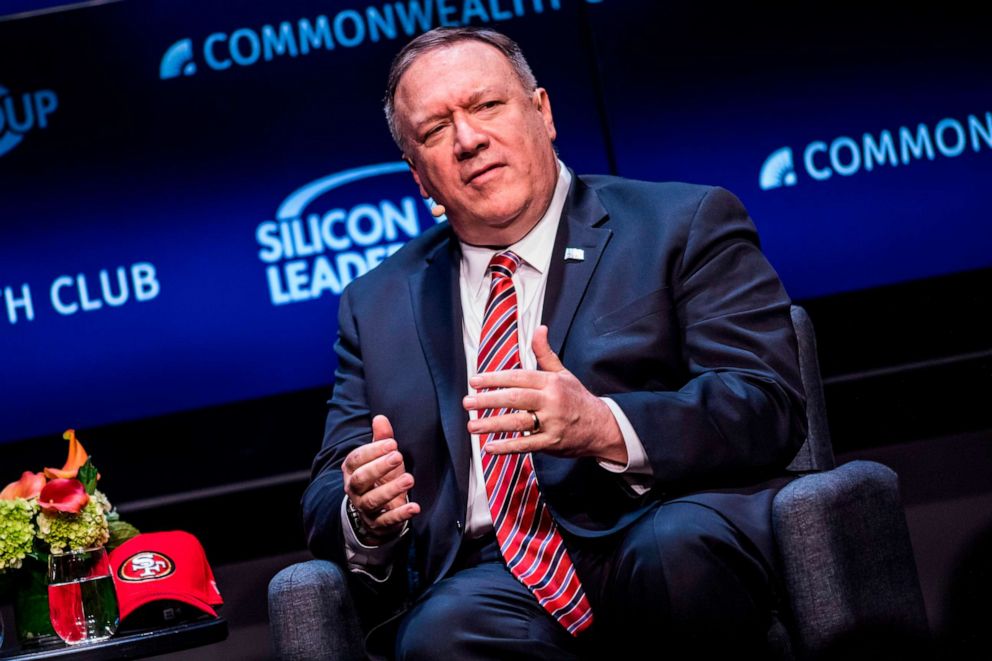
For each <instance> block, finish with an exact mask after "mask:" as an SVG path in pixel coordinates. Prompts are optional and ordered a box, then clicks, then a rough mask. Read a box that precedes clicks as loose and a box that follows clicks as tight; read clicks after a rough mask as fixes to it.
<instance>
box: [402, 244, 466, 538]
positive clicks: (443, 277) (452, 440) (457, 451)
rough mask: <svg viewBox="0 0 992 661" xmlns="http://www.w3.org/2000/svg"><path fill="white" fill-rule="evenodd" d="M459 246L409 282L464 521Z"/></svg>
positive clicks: (441, 250)
mask: <svg viewBox="0 0 992 661" xmlns="http://www.w3.org/2000/svg"><path fill="white" fill-rule="evenodd" d="M457 250H458V242H457V241H456V240H455V239H454V238H453V234H451V233H450V231H449V239H448V241H445V242H443V243H441V245H439V246H438V247H437V248H436V249H435V250H434V252H433V253H431V255H430V256H428V258H427V261H428V264H427V266H426V268H425V269H424V270H423V271H420V272H418V273H414V274H413V275H411V276H410V295H411V297H412V302H413V313H414V319H415V320H416V324H417V334H418V336H419V338H420V344H421V346H422V347H423V350H424V355H425V356H426V357H427V365H428V368H429V369H430V372H431V377H432V378H433V380H434V389H435V392H436V394H437V401H438V408H439V409H440V413H441V426H442V428H443V429H444V436H445V440H446V441H447V444H448V450H449V452H450V453H451V461H452V463H453V464H454V470H455V480H456V482H457V484H458V490H459V497H458V503H459V508H460V514H459V516H460V520H464V517H465V505H466V503H467V502H468V475H469V469H470V467H471V456H470V454H469V453H470V452H471V443H470V442H469V441H470V438H469V434H468V429H467V428H466V425H467V424H468V413H467V412H466V411H465V409H464V408H463V407H462V399H463V398H464V397H465V395H467V394H468V391H467V388H468V387H467V385H466V379H467V375H466V374H465V345H464V343H463V341H462V306H461V295H460V290H459V285H458V277H459V271H458V269H459V258H458V252H457Z"/></svg>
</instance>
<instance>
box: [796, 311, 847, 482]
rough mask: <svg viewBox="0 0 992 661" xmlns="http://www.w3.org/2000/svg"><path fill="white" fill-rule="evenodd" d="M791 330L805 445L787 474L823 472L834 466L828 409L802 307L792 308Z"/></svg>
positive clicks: (813, 340) (813, 337)
mask: <svg viewBox="0 0 992 661" xmlns="http://www.w3.org/2000/svg"><path fill="white" fill-rule="evenodd" d="M790 312H791V313H792V326H793V328H795V330H796V339H797V341H798V342H799V374H800V376H801V377H802V381H803V389H804V390H805V391H806V422H807V433H806V441H805V442H804V443H803V445H802V447H801V448H799V452H797V453H796V456H795V458H794V459H793V460H792V463H791V464H789V466H788V470H789V471H791V472H794V473H810V472H816V471H825V470H830V469H831V468H834V466H836V465H837V463H836V461H835V460H834V450H833V445H832V444H831V442H830V429H829V428H828V426H827V405H826V401H825V400H824V398H823V381H821V380H820V363H819V361H818V360H817V358H816V335H815V334H814V333H813V322H812V321H811V320H810V318H809V314H807V313H806V310H804V309H803V308H802V307H800V306H798V305H793V306H792V308H791V310H790Z"/></svg>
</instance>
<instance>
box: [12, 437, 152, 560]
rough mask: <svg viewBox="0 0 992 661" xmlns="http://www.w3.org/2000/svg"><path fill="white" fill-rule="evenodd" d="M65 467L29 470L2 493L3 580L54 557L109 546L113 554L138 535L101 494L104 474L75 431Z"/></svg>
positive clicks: (70, 442) (68, 439) (70, 440)
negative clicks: (29, 564) (30, 561)
mask: <svg viewBox="0 0 992 661" xmlns="http://www.w3.org/2000/svg"><path fill="white" fill-rule="evenodd" d="M62 437H63V438H64V439H65V440H67V441H69V456H68V458H67V459H66V462H65V465H64V466H63V467H62V468H46V469H45V470H44V471H42V472H40V473H32V472H30V471H25V472H24V473H23V474H22V475H21V478H20V479H19V480H17V481H16V482H11V483H10V484H8V485H7V486H6V487H5V488H4V489H3V491H0V576H2V575H3V574H4V573H9V572H10V571H11V570H18V569H20V568H21V567H22V565H23V563H24V561H25V560H26V559H34V560H38V561H39V562H41V563H45V564H47V562H48V554H49V553H53V552H54V553H59V552H63V551H67V550H70V549H84V548H90V547H93V546H106V547H107V548H108V549H112V548H114V547H116V546H118V545H120V544H122V543H123V542H125V541H127V540H128V539H130V538H131V537H134V536H135V535H137V534H138V531H137V530H136V529H135V528H134V527H133V526H131V525H130V524H128V523H125V522H124V521H121V519H120V517H119V516H118V514H117V511H116V510H114V508H113V507H112V506H111V505H110V501H109V500H108V499H107V497H106V496H105V495H104V494H103V493H102V492H100V491H99V490H98V489H97V488H96V487H97V482H98V481H99V479H100V474H99V472H97V469H96V467H95V466H94V465H93V461H92V460H91V458H90V456H89V455H88V454H87V453H86V450H85V449H84V448H83V444H82V443H81V442H80V441H79V439H78V438H76V432H75V430H73V429H69V430H66V432H65V434H63V436H62Z"/></svg>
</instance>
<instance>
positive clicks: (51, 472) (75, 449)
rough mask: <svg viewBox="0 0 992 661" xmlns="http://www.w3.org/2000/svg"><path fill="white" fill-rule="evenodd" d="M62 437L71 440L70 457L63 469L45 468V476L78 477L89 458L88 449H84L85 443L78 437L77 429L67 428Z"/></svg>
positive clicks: (51, 478) (53, 477) (50, 477)
mask: <svg viewBox="0 0 992 661" xmlns="http://www.w3.org/2000/svg"><path fill="white" fill-rule="evenodd" d="M62 438H64V439H65V440H67V441H69V458H68V459H66V460H65V466H63V467H62V468H61V469H58V468H46V469H45V477H47V478H48V479H50V480H53V479H55V478H62V479H71V478H74V477H76V475H77V474H78V473H79V469H80V467H82V465H83V464H85V463H86V460H87V459H89V455H88V454H86V450H84V449H83V444H82V443H80V442H79V439H77V438H76V430H75V429H67V430H65V433H64V434H62Z"/></svg>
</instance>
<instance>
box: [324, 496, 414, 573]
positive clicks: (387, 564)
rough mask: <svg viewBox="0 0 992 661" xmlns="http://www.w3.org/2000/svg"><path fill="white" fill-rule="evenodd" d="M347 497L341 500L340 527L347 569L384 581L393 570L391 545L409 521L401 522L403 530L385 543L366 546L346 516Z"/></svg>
mask: <svg viewBox="0 0 992 661" xmlns="http://www.w3.org/2000/svg"><path fill="white" fill-rule="evenodd" d="M347 506H348V497H347V496H345V498H344V499H343V500H342V501H341V527H342V528H343V529H344V556H345V560H347V562H348V571H352V572H358V573H361V574H365V575H366V576H368V577H369V578H371V579H372V580H373V581H375V582H376V583H385V582H386V581H387V580H389V576H390V574H392V571H393V565H392V559H393V547H394V546H396V545H397V544H398V543H399V541H400V539H402V537H403V535H405V534H406V532H407V530H409V529H410V526H409V521H404V522H403V531H402V532H401V533H400V534H399V535H398V536H397V537H396V539H391V540H389V541H388V542H386V543H385V544H380V545H379V546H366V545H365V544H362V543H361V542H360V541H359V540H358V535H356V534H355V529H354V528H353V527H352V525H351V519H350V518H349V517H348V509H347Z"/></svg>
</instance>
